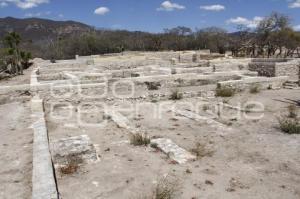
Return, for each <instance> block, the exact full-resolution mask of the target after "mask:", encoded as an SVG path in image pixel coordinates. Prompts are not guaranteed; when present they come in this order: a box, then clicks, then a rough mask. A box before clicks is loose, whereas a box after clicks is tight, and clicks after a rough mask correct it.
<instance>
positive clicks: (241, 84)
mask: <svg viewBox="0 0 300 199" xmlns="http://www.w3.org/2000/svg"><path fill="white" fill-rule="evenodd" d="M288 79H289V77H287V76H282V77H248V78H245V79H242V80H229V81H222V82H219V83H218V85H219V86H221V87H224V86H227V87H232V88H235V89H238V90H245V89H248V88H250V87H251V86H253V85H259V87H260V89H269V88H271V89H277V88H282V86H283V84H284V82H286V81H288Z"/></svg>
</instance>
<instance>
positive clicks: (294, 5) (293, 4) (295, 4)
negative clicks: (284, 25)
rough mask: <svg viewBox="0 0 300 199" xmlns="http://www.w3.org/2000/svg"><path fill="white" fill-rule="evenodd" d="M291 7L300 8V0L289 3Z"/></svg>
mask: <svg viewBox="0 0 300 199" xmlns="http://www.w3.org/2000/svg"><path fill="white" fill-rule="evenodd" d="M289 8H300V0H294V2H292V3H290V4H289Z"/></svg>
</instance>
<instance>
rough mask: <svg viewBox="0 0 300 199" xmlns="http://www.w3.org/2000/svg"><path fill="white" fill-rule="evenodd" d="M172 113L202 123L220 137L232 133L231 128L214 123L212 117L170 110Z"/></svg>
mask: <svg viewBox="0 0 300 199" xmlns="http://www.w3.org/2000/svg"><path fill="white" fill-rule="evenodd" d="M172 111H173V112H175V113H176V114H178V115H181V116H184V117H186V118H189V119H192V120H195V121H197V122H202V123H205V124H207V125H209V126H210V127H212V128H214V129H216V134H218V135H221V136H224V135H226V134H228V133H230V131H232V129H231V128H228V127H227V126H225V125H224V124H222V123H220V122H217V121H215V120H214V118H215V117H213V116H212V117H210V118H209V117H206V116H201V115H198V114H196V113H193V112H191V111H187V110H172Z"/></svg>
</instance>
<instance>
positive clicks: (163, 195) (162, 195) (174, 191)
mask: <svg viewBox="0 0 300 199" xmlns="http://www.w3.org/2000/svg"><path fill="white" fill-rule="evenodd" d="M180 189H181V188H180V183H179V182H178V179H177V178H175V177H173V176H166V177H164V178H162V179H161V180H159V182H158V184H157V186H156V187H155V189H154V192H153V196H152V197H151V198H152V199H172V198H175V197H176V196H177V195H178V192H179V191H180Z"/></svg>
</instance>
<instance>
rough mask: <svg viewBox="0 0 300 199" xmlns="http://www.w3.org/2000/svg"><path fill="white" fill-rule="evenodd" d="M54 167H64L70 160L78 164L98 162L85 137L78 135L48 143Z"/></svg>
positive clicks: (95, 153)
mask: <svg viewBox="0 0 300 199" xmlns="http://www.w3.org/2000/svg"><path fill="white" fill-rule="evenodd" d="M50 146H51V154H52V158H53V163H54V165H55V167H60V166H65V165H66V164H68V161H70V159H72V160H77V161H78V163H79V164H82V163H91V162H96V161H97V160H98V156H97V152H96V148H95V146H94V145H93V144H92V143H91V141H90V138H89V137H88V136H87V135H80V136H75V137H69V138H64V139H60V140H57V141H53V142H51V143H50Z"/></svg>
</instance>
